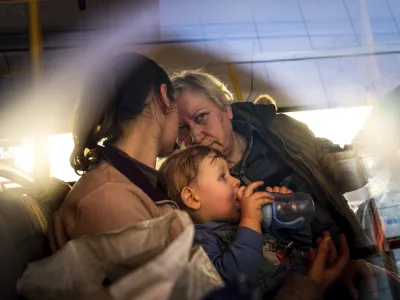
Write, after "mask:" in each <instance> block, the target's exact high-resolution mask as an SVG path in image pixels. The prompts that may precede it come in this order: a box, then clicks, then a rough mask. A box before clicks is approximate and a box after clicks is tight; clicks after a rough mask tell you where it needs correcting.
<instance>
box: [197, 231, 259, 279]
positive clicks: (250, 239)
mask: <svg viewBox="0 0 400 300" xmlns="http://www.w3.org/2000/svg"><path fill="white" fill-rule="evenodd" d="M194 243H195V244H197V245H201V246H203V248H204V250H205V252H206V253H207V254H208V256H209V257H210V259H211V261H212V262H213V264H214V266H215V267H216V269H217V270H218V272H219V274H220V275H221V277H222V278H223V279H224V281H225V282H234V281H236V279H237V276H238V275H239V274H243V275H245V276H246V277H247V279H248V280H249V281H250V282H252V283H253V284H255V283H256V280H257V277H258V275H259V272H260V268H261V263H262V257H263V256H262V245H263V239H262V235H261V234H260V233H258V232H256V231H254V230H252V229H249V228H247V227H238V229H237V231H236V237H235V240H234V241H233V242H232V243H231V244H230V245H229V246H228V247H227V248H226V249H222V248H221V247H222V245H221V244H220V242H219V239H218V237H217V236H215V235H213V234H211V233H209V232H201V231H200V232H198V231H197V230H196V235H195V241H194Z"/></svg>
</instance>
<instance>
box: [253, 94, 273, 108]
mask: <svg viewBox="0 0 400 300" xmlns="http://www.w3.org/2000/svg"><path fill="white" fill-rule="evenodd" d="M254 104H273V105H274V106H275V109H278V107H277V105H276V101H275V99H274V98H272V97H271V96H270V95H268V94H261V95H259V96H258V97H257V98H256V100H254Z"/></svg>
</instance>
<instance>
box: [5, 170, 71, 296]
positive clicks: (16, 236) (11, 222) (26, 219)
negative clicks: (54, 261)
mask: <svg viewBox="0 0 400 300" xmlns="http://www.w3.org/2000/svg"><path fill="white" fill-rule="evenodd" d="M5 169H7V170H6V172H4V170H5ZM10 174H11V175H10ZM19 175H21V174H18V172H13V171H12V170H11V171H10V169H9V168H8V167H7V168H2V166H1V165H0V177H5V178H10V177H12V178H10V179H12V181H13V182H17V183H19V184H20V185H22V188H14V189H8V190H3V191H0V278H1V280H0V295H1V297H2V299H18V296H17V293H16V282H17V279H18V278H19V277H20V276H21V275H22V273H23V272H24V270H25V269H26V267H27V265H28V264H29V263H30V262H33V261H36V260H39V259H42V258H45V257H46V256H48V255H50V254H51V251H50V246H49V242H48V237H47V231H48V223H49V222H51V220H52V214H53V212H54V211H55V210H56V209H57V208H58V207H59V205H60V204H61V202H62V200H63V199H64V198H65V196H66V195H67V193H68V192H69V190H70V186H69V185H68V184H66V183H64V182H62V181H59V180H57V179H52V178H49V179H45V180H40V181H35V180H34V179H33V178H29V177H25V176H24V177H18V176H19ZM44 280H45V279H44ZM3 297H4V298H3Z"/></svg>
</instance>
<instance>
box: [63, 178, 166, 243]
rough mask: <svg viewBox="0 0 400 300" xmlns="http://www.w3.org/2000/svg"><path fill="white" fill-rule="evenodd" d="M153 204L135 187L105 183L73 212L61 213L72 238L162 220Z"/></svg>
mask: <svg viewBox="0 0 400 300" xmlns="http://www.w3.org/2000/svg"><path fill="white" fill-rule="evenodd" d="M157 212H158V210H157V208H156V207H155V205H154V202H153V201H152V200H151V199H150V198H149V197H148V196H147V195H146V194H145V193H144V192H143V191H142V190H140V189H139V188H137V187H136V186H133V185H132V187H131V186H129V188H127V187H126V185H125V184H121V183H106V184H104V185H102V186H101V187H99V188H98V189H96V190H94V191H93V192H91V193H90V194H88V195H87V196H86V197H85V198H83V199H81V200H80V201H79V202H78V203H77V205H76V207H72V209H71V210H68V208H65V209H63V210H62V211H61V217H62V219H63V222H64V225H65V228H66V231H67V234H68V235H69V237H70V238H78V237H80V236H82V235H93V234H99V233H104V232H109V231H114V230H120V229H123V228H127V227H130V226H133V225H135V224H137V223H139V222H142V221H145V220H150V219H152V218H155V217H159V216H160V215H159V214H156V213H157Z"/></svg>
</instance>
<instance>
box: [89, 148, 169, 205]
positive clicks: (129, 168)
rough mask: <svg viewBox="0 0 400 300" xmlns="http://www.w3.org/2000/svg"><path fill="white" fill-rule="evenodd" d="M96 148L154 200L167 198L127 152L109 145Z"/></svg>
mask: <svg viewBox="0 0 400 300" xmlns="http://www.w3.org/2000/svg"><path fill="white" fill-rule="evenodd" d="M97 149H98V150H99V152H100V153H101V155H102V156H103V159H105V160H107V161H108V162H109V163H110V164H111V165H113V166H114V167H115V168H116V169H117V170H118V171H120V172H121V173H122V174H123V175H124V176H125V177H126V178H128V179H129V180H130V181H131V182H132V183H133V184H135V185H137V186H138V187H140V188H141V189H142V190H143V191H144V192H145V193H146V194H147V195H148V196H149V197H150V198H151V199H152V200H153V201H154V202H158V201H161V200H166V199H169V198H168V196H167V195H166V194H165V193H163V192H162V191H160V190H159V189H157V188H156V187H154V186H153V185H152V184H151V183H150V181H149V180H148V179H147V177H146V176H145V175H144V174H143V172H142V171H141V170H140V169H139V168H138V167H137V166H136V163H135V161H134V160H133V159H132V158H130V157H129V156H128V155H127V154H125V153H124V152H122V151H121V150H119V149H116V148H115V147H112V146H110V145H107V144H106V145H104V146H100V145H99V146H97Z"/></svg>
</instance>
